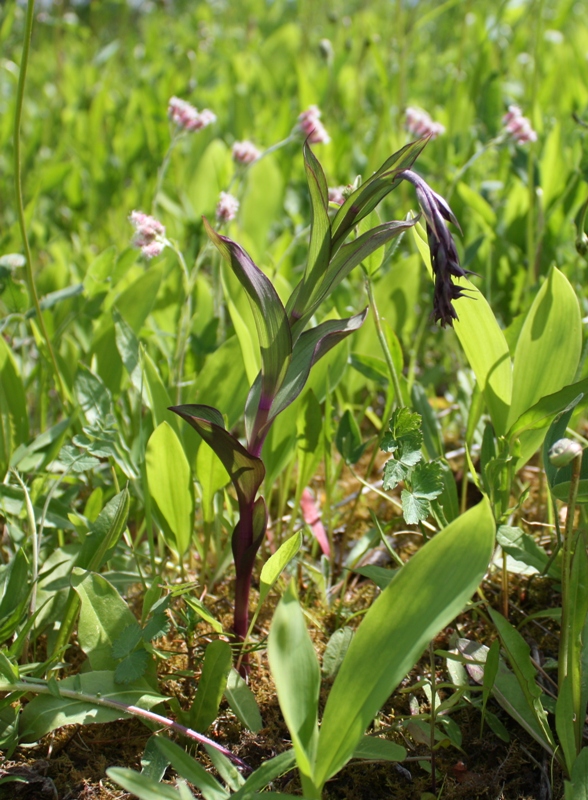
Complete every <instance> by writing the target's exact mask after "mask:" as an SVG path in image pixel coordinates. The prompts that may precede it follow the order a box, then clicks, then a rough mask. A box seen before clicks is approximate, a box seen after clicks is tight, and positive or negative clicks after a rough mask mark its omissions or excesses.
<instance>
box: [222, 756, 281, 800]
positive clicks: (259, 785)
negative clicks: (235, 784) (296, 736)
mask: <svg viewBox="0 0 588 800" xmlns="http://www.w3.org/2000/svg"><path fill="white" fill-rule="evenodd" d="M295 763H296V756H295V754H294V750H286V751H285V752H284V753H280V754H279V755H277V756H274V758H270V759H269V760H268V761H264V763H263V764H262V765H261V767H258V768H257V769H256V770H255V772H252V773H251V775H250V776H249V777H248V778H247V780H246V781H245V783H244V784H243V786H242V787H241V788H240V789H239V791H238V792H235V794H234V795H231V796H232V798H233V800H245V799H246V798H249V797H268V794H275V795H276V797H289V796H291V795H284V794H281V793H279V792H270V793H267V794H266V793H265V792H264V793H263V794H262V795H257V794H256V795H252V794H251V792H256V791H257V790H258V789H264V788H265V787H266V786H269V784H270V783H271V782H272V781H274V780H275V779H276V778H278V777H279V776H280V775H283V774H284V773H285V772H288V771H289V770H290V769H292V767H293V766H294V764H295Z"/></svg>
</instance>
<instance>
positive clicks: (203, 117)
mask: <svg viewBox="0 0 588 800" xmlns="http://www.w3.org/2000/svg"><path fill="white" fill-rule="evenodd" d="M167 115H168V117H169V118H170V119H171V121H172V122H173V123H174V125H177V127H178V128H182V129H183V130H185V131H190V132H194V131H200V130H202V128H206V127H208V125H212V123H213V122H216V114H213V113H212V111H210V110H209V109H208V108H204V109H202V111H198V109H197V108H194V106H193V105H192V104H191V103H188V102H187V101H186V100H180V98H179V97H172V98H171V99H170V101H169V105H168V109H167Z"/></svg>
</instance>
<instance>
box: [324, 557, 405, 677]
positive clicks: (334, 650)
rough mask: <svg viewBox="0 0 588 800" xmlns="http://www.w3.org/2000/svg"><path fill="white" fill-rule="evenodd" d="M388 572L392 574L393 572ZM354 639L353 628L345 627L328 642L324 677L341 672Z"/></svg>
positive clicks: (339, 629)
mask: <svg viewBox="0 0 588 800" xmlns="http://www.w3.org/2000/svg"><path fill="white" fill-rule="evenodd" d="M387 571H388V572H391V570H387ZM352 639H353V628H350V627H349V626H348V625H345V627H344V628H338V629H337V630H336V631H335V633H334V634H333V635H332V636H331V638H330V639H329V641H328V642H327V646H326V648H325V653H324V655H323V669H322V671H323V675H326V677H327V678H334V677H335V675H336V674H337V672H339V667H340V666H341V664H342V663H343V659H344V658H345V655H346V653H347V651H348V650H349V645H350V644H351V640H352Z"/></svg>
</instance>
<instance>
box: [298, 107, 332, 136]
mask: <svg viewBox="0 0 588 800" xmlns="http://www.w3.org/2000/svg"><path fill="white" fill-rule="evenodd" d="M320 117H321V112H320V109H319V108H318V106H310V107H309V108H307V110H306V111H303V112H302V114H300V115H299V116H298V125H297V126H296V127H297V129H298V130H299V131H300V133H302V134H303V135H304V136H305V137H307V138H308V141H309V142H310V143H311V144H329V142H330V141H331V137H330V136H329V134H328V133H327V131H326V129H325V126H324V125H323V123H322V122H321V120H320Z"/></svg>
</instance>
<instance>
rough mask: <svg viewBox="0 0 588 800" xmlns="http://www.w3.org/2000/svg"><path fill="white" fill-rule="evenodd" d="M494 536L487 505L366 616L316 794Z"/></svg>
mask: <svg viewBox="0 0 588 800" xmlns="http://www.w3.org/2000/svg"><path fill="white" fill-rule="evenodd" d="M494 530H495V528H494V519H493V516H492V511H491V509H490V505H489V503H488V502H487V501H486V500H484V501H482V503H480V504H479V505H477V506H475V507H474V508H472V509H470V510H469V511H467V512H466V513H465V514H463V515H462V516H461V517H459V518H458V519H457V520H455V521H454V522H452V523H451V524H450V525H448V526H447V527H446V528H444V529H443V530H442V531H441V532H440V533H438V534H437V535H436V536H435V537H434V538H433V539H431V540H430V541H429V542H427V544H426V545H425V546H424V547H423V548H422V549H421V550H419V551H418V552H417V553H416V555H414V556H413V557H412V558H411V559H410V561H409V562H408V563H407V564H406V565H405V566H404V567H403V568H402V569H401V570H400V571H399V572H398V573H397V574H396V575H395V577H394V579H393V580H392V582H391V583H390V585H389V586H388V588H387V589H385V590H384V591H383V592H382V594H381V595H380V596H379V597H378V599H377V600H376V602H375V603H374V604H373V605H372V607H371V608H370V609H369V611H368V613H367V614H366V616H365V618H364V620H363V622H362V623H361V625H360V626H359V629H358V631H357V633H356V634H355V636H354V638H353V641H352V642H351V645H350V647H349V651H348V653H347V655H346V657H345V660H344V661H343V664H342V666H341V669H340V670H339V674H338V675H337V678H336V679H335V683H334V684H333V688H332V690H331V693H330V695H329V699H328V700H327V705H326V708H325V713H324V716H323V722H322V726H321V730H320V736H319V744H318V752H317V758H316V770H315V773H314V782H315V784H316V785H317V786H323V785H324V783H325V781H327V780H328V778H329V777H330V776H332V775H334V774H335V773H336V772H338V771H339V770H340V769H341V767H342V766H343V765H344V764H346V763H347V761H348V760H349V759H350V758H351V756H352V755H353V751H354V749H355V747H356V746H357V744H358V742H359V740H360V739H361V737H362V735H363V733H364V731H365V730H366V728H367V727H368V725H369V724H370V722H371V720H372V719H373V718H374V715H375V714H376V713H377V711H378V709H379V708H381V706H382V705H383V703H384V702H385V701H386V699H387V698H388V697H389V696H390V694H391V693H392V691H393V690H394V689H395V687H396V686H397V685H398V683H399V682H400V681H401V680H402V678H403V677H404V676H405V675H406V674H407V672H408V671H409V670H410V668H411V667H412V666H413V664H414V663H415V662H416V661H417V659H418V658H419V657H420V655H421V653H422V651H423V649H424V647H425V645H426V643H427V642H428V641H430V640H431V638H433V636H435V634H436V633H438V632H439V631H440V630H441V629H442V628H443V627H444V626H445V625H447V624H448V623H449V622H451V620H452V619H453V618H454V617H455V616H456V615H457V614H458V613H459V612H460V611H461V610H462V609H463V606H464V604H465V603H466V601H467V600H468V598H469V597H470V596H471V594H472V593H473V592H474V590H475V589H476V587H477V585H478V584H479V582H480V581H481V579H482V577H483V576H484V573H485V571H486V568H487V566H488V562H489V561H490V558H491V555H492V550H493V546H494ZM464 552H467V554H468V557H467V558H464V557H463V554H464Z"/></svg>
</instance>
